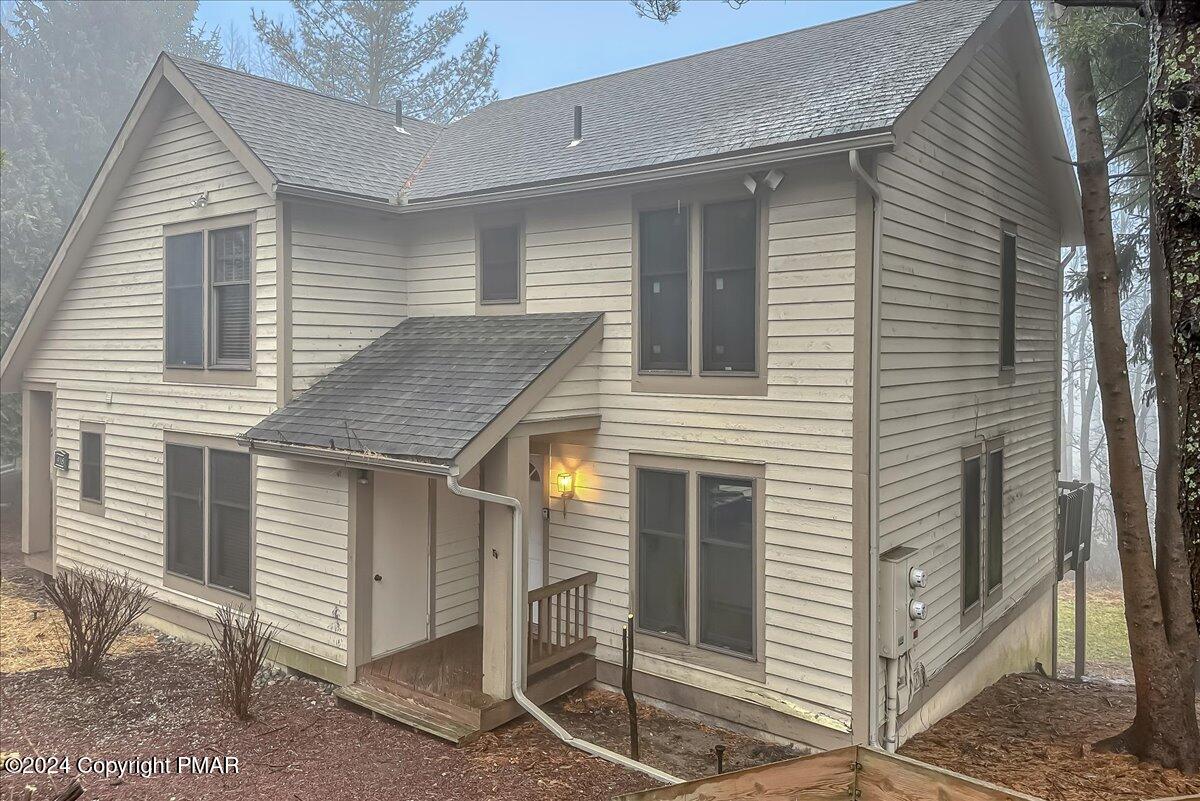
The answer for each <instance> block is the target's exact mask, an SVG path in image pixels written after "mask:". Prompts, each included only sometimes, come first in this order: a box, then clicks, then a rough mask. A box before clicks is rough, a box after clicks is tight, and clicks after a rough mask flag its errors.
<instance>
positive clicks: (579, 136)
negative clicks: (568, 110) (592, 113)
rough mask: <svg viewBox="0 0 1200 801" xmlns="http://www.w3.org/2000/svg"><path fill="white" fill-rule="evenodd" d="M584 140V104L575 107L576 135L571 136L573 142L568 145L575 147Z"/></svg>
mask: <svg viewBox="0 0 1200 801" xmlns="http://www.w3.org/2000/svg"><path fill="white" fill-rule="evenodd" d="M582 141H583V106H576V107H575V136H574V137H572V138H571V144H569V145H567V147H575V145H577V144H579V143H580V142H582Z"/></svg>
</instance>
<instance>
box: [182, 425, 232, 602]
mask: <svg viewBox="0 0 1200 801" xmlns="http://www.w3.org/2000/svg"><path fill="white" fill-rule="evenodd" d="M166 502H167V515H166V539H167V571H168V572H171V573H175V574H177V575H180V576H184V577H186V578H190V579H193V580H195V581H198V582H202V583H204V584H208V585H211V586H214V587H219V588H221V589H225V590H232V591H233V592H236V593H239V594H241V595H249V594H250V537H251V534H250V532H251V475H250V454H248V453H244V452H240V451H231V450H222V449H219V448H211V447H202V446H198V445H182V444H174V443H169V444H168V445H167V446H166Z"/></svg>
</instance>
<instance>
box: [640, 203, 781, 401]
mask: <svg viewBox="0 0 1200 801" xmlns="http://www.w3.org/2000/svg"><path fill="white" fill-rule="evenodd" d="M682 194H683V196H684V197H685V198H687V197H688V193H687V192H686V191H684V192H683V193H682ZM731 195H732V197H733V199H729V197H730V196H731ZM656 197H657V195H656ZM691 198H692V199H691V202H688V201H687V200H685V199H671V200H670V201H668V202H666V203H664V204H663V205H662V206H655V205H654V204H649V205H647V207H646V208H644V209H640V210H638V211H637V213H636V214H635V217H634V220H635V225H636V229H637V230H636V234H635V236H636V239H637V245H636V253H635V256H636V259H635V275H636V282H635V285H634V286H635V293H636V297H635V303H634V308H635V312H636V320H635V329H634V335H635V342H634V355H635V365H634V374H633V384H634V389H635V390H636V391H647V392H658V391H662V392H683V393H696V394H706V393H718V394H744V395H756V394H764V393H765V392H766V381H765V373H764V365H763V364H762V361H763V358H764V349H763V347H762V345H763V342H764V339H763V338H764V336H765V315H764V311H765V310H764V308H763V307H764V305H765V285H764V281H765V277H764V273H765V269H764V267H763V264H764V252H763V247H764V243H763V242H762V239H763V227H762V225H761V222H762V219H761V217H762V214H763V213H764V209H765V204H764V198H762V197H746V196H745V190H741V194H740V195H739V194H737V192H719V191H714V190H710V191H708V192H707V193H705V192H699V193H695V194H692V195H691ZM709 198H712V199H711V200H709Z"/></svg>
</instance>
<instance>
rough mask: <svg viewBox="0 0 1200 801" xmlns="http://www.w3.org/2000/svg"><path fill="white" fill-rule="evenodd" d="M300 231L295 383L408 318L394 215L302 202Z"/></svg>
mask: <svg viewBox="0 0 1200 801" xmlns="http://www.w3.org/2000/svg"><path fill="white" fill-rule="evenodd" d="M289 211H290V212H291V237H292V261H291V267H292V353H293V356H292V386H293V389H295V390H296V391H302V390H304V389H306V388H308V387H309V386H310V385H311V384H312V383H313V381H315V380H316V379H317V378H320V377H321V376H323V375H325V374H326V373H328V372H329V371H330V370H332V369H333V368H334V367H336V366H337V365H339V364H341V363H342V362H344V361H345V360H346V359H348V358H350V357H351V356H353V355H354V354H355V353H357V352H358V351H359V350H361V349H362V348H364V347H365V346H367V345H369V344H370V343H371V342H373V341H374V340H375V339H377V338H379V336H381V335H382V334H383V333H385V332H386V331H387V330H388V329H389V328H391V327H392V326H394V325H396V324H397V323H399V322H400V321H401V320H403V319H404V316H405V314H406V307H407V290H406V286H405V274H404V258H403V256H402V254H401V251H400V244H399V241H398V239H397V236H396V230H397V223H396V221H395V219H394V218H392V217H379V216H376V215H373V214H371V213H368V212H364V211H355V210H339V209H334V208H331V207H329V206H314V205H308V204H303V203H297V204H294V205H290V206H289Z"/></svg>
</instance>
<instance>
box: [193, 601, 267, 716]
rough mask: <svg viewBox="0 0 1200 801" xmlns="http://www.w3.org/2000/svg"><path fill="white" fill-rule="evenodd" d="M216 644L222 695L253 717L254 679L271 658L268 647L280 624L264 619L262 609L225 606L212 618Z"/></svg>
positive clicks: (234, 707)
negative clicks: (247, 609)
mask: <svg viewBox="0 0 1200 801" xmlns="http://www.w3.org/2000/svg"><path fill="white" fill-rule="evenodd" d="M208 626H209V629H210V630H211V634H210V635H209V638H210V639H211V640H212V643H213V647H215V648H216V649H217V669H218V677H217V681H218V684H219V687H220V692H221V696H222V698H223V699H224V701H225V703H227V704H228V705H229V708H230V709H231V710H232V711H233V714H234V715H236V716H237V717H238V718H240V719H242V720H248V719H249V718H250V707H251V706H252V705H253V703H254V681H255V679H256V678H258V674H259V672H260V671H261V670H262V668H263V665H264V664H265V663H266V661H267V649H268V648H270V647H271V642H272V640H273V639H274V637H275V632H276V627H275V626H274V625H272V624H270V623H264V622H263V621H262V619H261V618H259V616H258V612H257V611H256V610H254V609H251V610H250V611H249V612H246V611H244V610H243V609H242V608H241V607H238V608H237V609H236V610H235V609H233V608H231V607H228V606H223V607H221V608H220V609H218V610H217V616H216V619H215V620H212V621H209V624H208Z"/></svg>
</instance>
